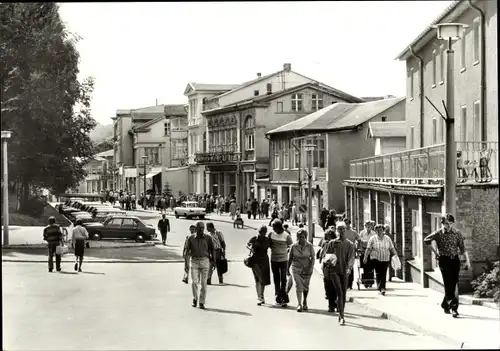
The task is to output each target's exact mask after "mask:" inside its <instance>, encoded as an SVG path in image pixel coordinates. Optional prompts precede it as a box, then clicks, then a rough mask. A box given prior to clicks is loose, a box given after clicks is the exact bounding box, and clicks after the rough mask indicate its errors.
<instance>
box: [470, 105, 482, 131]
mask: <svg viewBox="0 0 500 351" xmlns="http://www.w3.org/2000/svg"><path fill="white" fill-rule="evenodd" d="M473 120H474V122H473V123H472V125H473V126H474V141H482V137H483V133H482V125H483V123H482V122H483V121H482V116H481V102H480V101H475V102H474V116H473Z"/></svg>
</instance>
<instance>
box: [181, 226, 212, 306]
mask: <svg viewBox="0 0 500 351" xmlns="http://www.w3.org/2000/svg"><path fill="white" fill-rule="evenodd" d="M204 231H205V224H204V223H203V222H197V223H196V234H193V235H191V236H190V237H189V238H188V239H187V242H186V254H187V255H188V256H189V257H190V258H191V262H190V265H191V280H192V283H191V287H192V292H193V303H192V306H193V307H196V306H197V305H198V301H199V303H200V308H201V309H205V299H206V296H207V278H208V270H209V269H210V263H211V261H213V252H214V247H213V242H212V237H211V236H210V235H207V234H205V233H204ZM198 290H199V292H200V293H199V296H198Z"/></svg>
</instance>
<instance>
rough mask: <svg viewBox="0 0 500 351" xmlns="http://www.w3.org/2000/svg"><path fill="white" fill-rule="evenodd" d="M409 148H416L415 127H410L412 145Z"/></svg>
mask: <svg viewBox="0 0 500 351" xmlns="http://www.w3.org/2000/svg"><path fill="white" fill-rule="evenodd" d="M409 148H410V149H414V148H415V127H414V126H411V127H410V145H409Z"/></svg>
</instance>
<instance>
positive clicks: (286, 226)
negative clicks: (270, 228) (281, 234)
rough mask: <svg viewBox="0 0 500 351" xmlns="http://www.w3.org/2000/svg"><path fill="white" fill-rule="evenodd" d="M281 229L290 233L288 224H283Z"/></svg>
mask: <svg viewBox="0 0 500 351" xmlns="http://www.w3.org/2000/svg"><path fill="white" fill-rule="evenodd" d="M283 229H284V230H285V232H287V233H288V234H290V235H291V234H292V233H290V229H288V224H283Z"/></svg>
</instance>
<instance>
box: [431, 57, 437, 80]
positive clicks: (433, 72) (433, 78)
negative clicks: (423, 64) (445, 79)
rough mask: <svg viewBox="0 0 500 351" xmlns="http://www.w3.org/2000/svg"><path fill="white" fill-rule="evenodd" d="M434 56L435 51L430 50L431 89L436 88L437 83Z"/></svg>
mask: <svg viewBox="0 0 500 351" xmlns="http://www.w3.org/2000/svg"><path fill="white" fill-rule="evenodd" d="M436 56H437V54H436V50H432V87H435V86H436V81H437V72H436Z"/></svg>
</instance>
